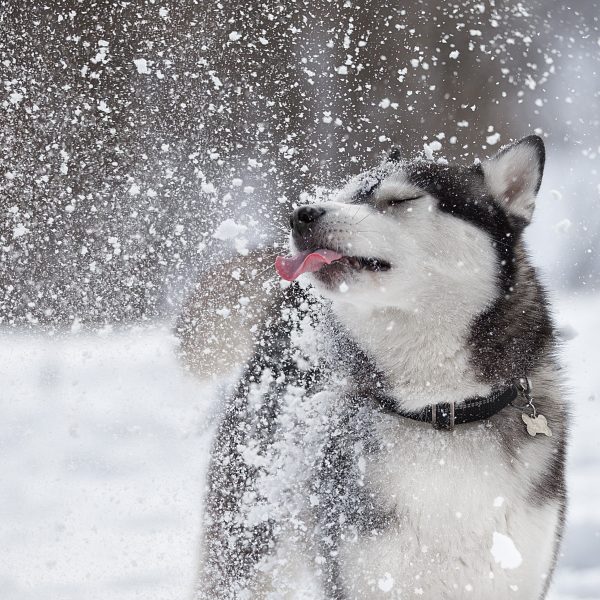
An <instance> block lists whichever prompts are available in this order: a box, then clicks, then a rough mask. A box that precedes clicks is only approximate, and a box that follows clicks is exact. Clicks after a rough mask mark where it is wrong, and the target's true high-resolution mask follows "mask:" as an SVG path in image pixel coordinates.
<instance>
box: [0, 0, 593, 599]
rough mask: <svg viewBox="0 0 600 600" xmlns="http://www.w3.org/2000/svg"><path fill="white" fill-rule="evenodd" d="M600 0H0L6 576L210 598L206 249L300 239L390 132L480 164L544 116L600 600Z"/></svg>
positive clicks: (581, 472)
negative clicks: (195, 359)
mask: <svg viewBox="0 0 600 600" xmlns="http://www.w3.org/2000/svg"><path fill="white" fill-rule="evenodd" d="M599 19H600V5H599V4H598V2H597V1H596V0H589V1H585V2H581V1H579V2H576V1H575V0H573V1H572V2H571V3H570V4H569V3H566V4H565V3H564V2H558V1H556V0H547V1H542V0H539V1H534V2H529V1H524V2H515V1H513V0H511V1H509V2H500V1H498V0H495V1H494V0H485V1H483V0H482V1H481V2H477V1H463V2H452V1H450V2H444V3H441V2H438V1H435V0H421V1H411V2H408V1H400V0H398V1H391V2H389V3H387V4H382V3H379V2H374V1H371V0H356V1H351V0H331V1H325V0H312V1H310V2H309V1H300V0H280V1H278V2H271V1H262V2H261V1H256V0H245V1H244V2H241V1H238V0H227V1H221V2H219V1H212V0H210V1H209V0H195V1H192V0H181V1H177V2H176V1H173V0H165V1H160V0H157V1H154V0H145V1H141V0H136V1H129V2H121V1H116V0H99V1H92V0H85V1H84V0H51V1H49V2H39V1H31V0H24V1H17V0H0V85H1V88H0V355H1V359H2V360H1V361H0V409H1V410H2V417H3V419H2V423H1V424H0V474H1V476H2V479H3V486H1V487H0V543H1V546H2V548H3V551H2V552H3V554H4V556H3V560H2V561H0V589H2V590H3V592H2V597H3V598H10V599H13V598H14V599H19V600H20V599H24V598H27V599H29V598H53V599H55V598H82V597H85V598H88V599H90V598H96V597H97V598H103V599H113V598H114V599H116V598H134V597H143V598H182V597H186V590H187V589H189V585H190V582H191V581H192V579H193V576H194V568H195V560H196V555H195V554H196V542H197V537H198V532H199V529H200V505H201V496H202V477H203V473H204V468H205V465H206V454H207V448H208V444H209V434H210V431H211V427H212V422H211V419H210V415H211V414H212V409H211V405H212V403H213V399H214V397H215V394H216V388H217V387H218V385H222V384H219V383H215V382H214V381H213V382H206V381H201V380H199V378H197V377H195V376H193V375H192V374H190V373H188V372H186V371H185V370H184V369H183V368H182V367H181V365H180V364H179V363H178V362H177V360H176V358H175V356H174V351H175V349H176V345H177V343H176V340H175V339H174V338H173V335H172V333H171V331H172V326H173V322H174V321H175V319H176V318H177V316H178V315H179V313H180V311H181V306H182V302H183V301H184V299H185V298H186V297H188V296H189V294H190V293H191V292H193V291H194V290H195V287H196V283H197V281H198V280H199V278H200V277H201V276H202V273H205V272H206V270H207V266H208V265H213V266H214V265H217V267H218V264H219V262H220V261H221V260H223V257H232V256H236V255H244V254H245V253H246V252H247V251H248V250H251V249H253V248H260V247H265V248H273V247H278V246H280V245H281V244H282V243H284V241H285V233H284V229H285V226H286V222H287V215H288V214H289V212H290V210H291V207H292V205H293V204H294V203H295V202H298V201H299V200H300V199H302V196H303V194H306V193H311V192H312V191H314V188H315V186H322V187H325V188H331V187H334V186H335V185H337V184H338V183H339V182H341V181H343V180H344V179H346V178H347V177H348V176H349V175H351V174H354V173H356V172H358V171H360V170H362V169H364V168H365V167H367V166H370V165H373V164H376V163H377V162H378V161H379V160H381V158H382V156H383V155H384V154H385V153H386V152H388V151H389V150H390V148H391V147H392V146H395V147H398V148H400V150H401V152H402V153H403V155H405V156H407V157H412V156H415V155H417V154H419V153H423V154H424V155H425V156H428V157H431V156H434V157H438V156H444V157H446V158H448V159H451V160H464V161H467V162H472V161H473V160H474V159H477V158H484V157H486V156H489V155H490V154H493V153H494V152H496V151H497V150H498V149H499V148H500V147H501V146H502V145H503V144H505V143H508V142H510V141H511V140H513V139H517V138H520V137H523V136H525V135H528V134H530V133H532V132H535V133H538V134H539V135H542V136H543V137H544V139H545V142H546V146H547V155H548V157H547V164H546V173H545V179H544V184H543V187H542V189H541V191H540V196H539V202H538V208H537V214H536V217H535V221H534V223H533V225H532V226H531V228H530V231H529V247H530V250H531V253H532V254H533V256H534V259H535V262H536V264H538V265H539V266H540V267H541V273H542V277H543V279H544V281H545V282H546V285H547V286H548V288H549V289H550V292H551V294H552V296H553V298H554V301H555V305H556V319H557V322H558V324H559V325H560V327H561V330H562V331H563V337H564V338H565V339H566V341H565V349H564V359H565V361H566V362H567V363H568V365H569V369H570V370H569V375H570V377H571V386H572V389H573V400H574V405H575V407H574V413H575V417H576V426H575V429H574V433H573V444H572V451H571V458H570V460H571V467H572V468H571V471H570V473H571V489H572V503H571V513H570V527H569V530H568V532H567V536H566V544H565V547H564V556H563V557H562V559H561V567H560V570H559V574H558V577H557V583H556V585H555V591H554V593H555V598H586V599H588V600H592V599H596V600H598V599H599V598H600V566H599V563H600V558H599V557H600V509H598V508H597V507H598V506H600V482H599V481H598V475H597V473H598V469H599V467H600V447H599V444H598V442H597V439H598V436H597V434H596V432H595V428H594V425H595V423H596V422H597V419H598V418H600V409H599V408H598V400H597V398H598V394H599V393H600V376H599V375H598V374H597V372H596V371H597V368H596V364H597V363H598V359H599V357H600V354H599V351H598V344H597V340H598V339H599V336H600V317H599V316H598V315H599V314H600V310H599V309H600V295H598V292H599V289H598V288H599V283H600V258H599V257H598V251H599V249H600V247H599V241H598V230H599V226H600V211H599V206H600V173H599V170H600V77H599V69H600V23H599ZM275 251H276V249H275V250H274V252H275ZM200 292H201V290H200ZM215 310H222V307H219V308H218V309H215ZM221 316H223V315H221Z"/></svg>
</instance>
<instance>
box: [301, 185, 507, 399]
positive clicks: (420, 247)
mask: <svg viewBox="0 0 600 600" xmlns="http://www.w3.org/2000/svg"><path fill="white" fill-rule="evenodd" d="M353 191H354V190H353V188H349V189H346V190H344V192H342V193H341V194H339V195H338V196H337V198H336V200H337V201H336V202H329V203H323V204H320V206H322V207H323V208H324V209H325V210H326V211H327V212H326V214H325V215H324V216H323V217H322V218H321V219H322V222H320V224H319V225H320V228H321V229H322V231H324V237H325V239H326V241H327V243H328V247H330V248H334V249H337V250H339V251H340V252H343V253H346V254H351V255H354V256H374V257H376V258H381V259H385V260H387V261H389V262H390V263H391V264H392V269H391V270H390V271H387V272H378V273H372V272H366V271H361V272H358V273H354V272H352V271H349V272H348V277H347V278H346V279H345V280H344V282H343V283H344V284H345V285H344V286H343V287H342V288H341V289H340V288H334V289H331V288H330V287H328V286H324V285H323V284H321V282H320V281H319V279H318V278H316V277H314V276H309V277H310V279H311V281H312V283H314V285H315V287H316V288H317V289H318V290H319V292H320V293H321V294H323V295H325V296H328V297H330V298H331V299H332V300H334V303H333V307H334V310H335V312H336V314H337V315H338V317H339V318H340V320H341V321H342V322H343V323H344V324H345V325H346V327H348V328H349V329H350V331H351V332H352V333H353V334H354V335H355V337H356V339H359V340H360V341H361V344H362V345H363V347H364V349H365V350H367V351H368V352H369V353H370V354H371V356H372V357H373V359H374V360H375V363H376V364H377V365H379V366H380V367H381V368H382V369H384V370H385V372H386V374H387V375H388V376H389V378H390V381H391V382H392V383H393V385H394V388H395V389H394V391H395V395H396V396H397V398H398V400H399V401H400V402H401V403H402V404H403V406H404V407H405V408H407V409H409V410H414V409H419V408H422V407H423V406H425V405H427V404H431V403H432V402H448V401H450V400H454V401H457V402H458V401H460V400H462V399H463V398H465V397H466V396H469V395H485V394H487V393H488V391H489V388H488V387H487V386H484V385H482V384H481V383H478V382H477V381H476V380H475V378H474V376H473V374H472V373H470V372H469V370H468V364H467V359H468V354H467V350H466V349H465V346H466V344H465V342H466V336H467V334H468V331H469V325H470V323H471V320H472V318H473V315H476V314H479V313H480V312H482V311H483V310H484V309H485V308H486V306H488V305H489V304H490V303H491V302H492V301H493V299H494V298H495V295H496V293H497V291H496V273H497V258H496V254H495V251H494V249H493V248H492V245H491V243H490V239H489V237H488V235H487V234H486V233H485V232H483V231H482V230H480V229H478V228H477V227H475V226H474V225H471V224H469V223H467V222H466V221H464V220H461V219H457V218H455V217H452V216H450V215H448V214H446V213H444V212H441V211H439V210H437V208H436V207H435V202H436V201H435V200H434V199H433V198H431V197H428V196H426V195H424V196H423V197H421V198H419V199H418V200H415V201H409V202H407V203H405V204H401V205H399V206H397V207H387V208H385V202H386V201H388V200H389V199H390V198H402V197H411V196H414V195H415V192H416V190H415V188H414V187H412V186H409V185H408V184H406V183H405V182H403V181H402V178H401V175H399V174H394V175H393V176H392V177H390V178H388V179H386V180H385V181H384V182H383V183H382V185H381V186H380V188H379V189H378V191H377V193H376V198H375V201H376V202H377V203H378V204H379V210H376V209H374V208H373V207H371V206H369V205H354V204H345V203H343V200H344V199H347V198H348V197H351V195H352V192H353ZM341 290H343V291H341Z"/></svg>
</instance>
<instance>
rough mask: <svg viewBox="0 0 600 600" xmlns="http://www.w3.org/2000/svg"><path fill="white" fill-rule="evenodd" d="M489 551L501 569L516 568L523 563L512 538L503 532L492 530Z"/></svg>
mask: <svg viewBox="0 0 600 600" xmlns="http://www.w3.org/2000/svg"><path fill="white" fill-rule="evenodd" d="M490 552H491V553H492V556H493V557H494V560H495V561H496V562H497V563H500V567H501V568H502V569H516V568H517V567H520V566H521V564H522V563H523V557H522V556H521V553H520V552H519V550H518V549H517V547H516V546H515V543H514V542H513V540H512V538H511V537H509V536H508V535H504V534H503V533H499V532H497V531H494V533H493V535H492V547H491V549H490Z"/></svg>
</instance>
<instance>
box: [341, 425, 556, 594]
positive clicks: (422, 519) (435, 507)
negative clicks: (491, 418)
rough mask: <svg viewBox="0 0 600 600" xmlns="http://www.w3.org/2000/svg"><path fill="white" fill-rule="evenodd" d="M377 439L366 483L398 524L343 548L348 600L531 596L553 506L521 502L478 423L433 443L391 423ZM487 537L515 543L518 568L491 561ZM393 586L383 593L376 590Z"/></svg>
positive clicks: (421, 429) (546, 561)
mask: <svg viewBox="0 0 600 600" xmlns="http://www.w3.org/2000/svg"><path fill="white" fill-rule="evenodd" d="M518 417H519V415H518V414H515V418H518ZM378 434H379V435H378V438H379V439H380V440H381V441H383V442H384V444H385V445H386V446H387V449H386V451H385V452H383V453H381V454H378V455H375V456H373V457H370V458H369V457H366V464H365V475H364V482H365V484H366V485H369V486H370V487H372V488H373V490H374V491H375V494H376V497H377V498H378V499H379V500H380V501H381V500H385V501H386V503H387V507H388V508H389V509H391V510H393V511H395V512H396V515H397V518H398V525H397V527H396V528H392V529H388V530H387V531H386V532H385V533H384V534H383V536H374V537H371V538H368V537H366V538H365V537H364V536H363V537H358V536H357V537H355V538H354V539H348V540H346V541H345V543H344V545H343V547H342V550H341V557H342V564H343V570H344V580H345V581H346V582H347V583H346V585H347V587H348V588H349V589H350V590H351V597H352V598H360V599H365V600H366V599H370V598H373V599H375V598H384V597H389V598H403V599H404V598H417V597H419V596H422V597H424V598H436V599H439V598H452V599H458V598H469V597H472V598H485V599H486V600H504V599H508V598H518V599H528V600H529V599H536V598H538V597H539V596H540V594H541V592H542V590H543V589H544V586H545V583H546V577H547V575H548V572H549V568H550V565H551V564H552V549H553V543H552V541H553V535H554V530H555V527H556V523H557V520H558V515H559V507H558V506H554V505H550V506H549V505H546V506H544V507H543V508H539V507H537V506H533V505H531V503H530V502H529V501H528V500H527V498H525V497H524V495H523V486H520V485H519V481H520V478H519V477H515V474H514V471H513V468H514V467H513V466H512V465H509V464H502V463H501V462H500V463H499V457H502V456H503V454H502V450H501V447H500V446H501V442H500V440H499V439H498V435H497V432H496V431H494V430H493V429H487V428H486V427H485V426H483V425H481V424H479V425H472V426H464V427H461V428H460V429H459V430H456V431H455V432H453V433H450V434H447V435H440V433H439V432H437V431H435V430H433V429H432V428H431V427H430V426H427V425H422V424H415V423H407V422H406V421H405V420H403V419H400V418H398V417H395V416H393V415H388V416H385V417H383V418H382V420H381V423H380V426H379V431H378ZM494 532H497V533H500V534H503V535H505V536H508V537H509V538H510V539H511V540H512V541H513V543H514V546H515V547H516V550H517V551H518V552H519V553H520V555H521V557H522V563H521V564H520V565H519V566H518V567H517V568H514V569H508V568H502V567H501V565H500V564H498V563H497V562H496V560H495V558H494V556H493V554H492V552H491V550H492V546H493V536H494ZM390 578H391V579H392V580H393V582H394V585H393V587H391V589H390V591H389V592H388V593H387V595H385V594H384V593H382V589H381V586H380V585H379V584H380V583H381V582H388V583H389V579H390ZM383 587H384V588H385V587H387V586H386V585H385V583H384V585H383Z"/></svg>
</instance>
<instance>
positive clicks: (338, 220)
mask: <svg viewBox="0 0 600 600" xmlns="http://www.w3.org/2000/svg"><path fill="white" fill-rule="evenodd" d="M543 168H544V144H543V142H542V140H541V139H540V138H539V137H537V136H530V137H526V138H524V139H522V140H521V141H519V142H517V143H515V144H513V145H511V146H508V147H505V148H504V149H502V150H501V151H500V152H499V153H498V154H497V155H496V156H494V157H493V158H491V159H489V160H487V161H485V162H483V163H479V164H475V165H472V166H468V167H464V166H460V165H454V164H440V163H439V162H437V163H436V162H432V161H424V160H417V161H410V162H405V161H402V160H399V158H398V156H396V153H392V155H390V157H389V158H388V160H386V161H385V162H384V163H382V164H381V165H380V166H378V167H376V168H374V169H372V170H370V171H367V172H365V173H363V174H361V175H359V176H357V177H355V178H353V179H352V180H351V181H350V182H349V183H348V184H347V185H346V186H345V187H344V188H342V189H341V190H339V191H338V192H336V193H334V194H332V195H331V197H330V199H329V200H328V201H326V202H318V203H313V204H309V205H306V206H301V207H299V208H297V209H296V210H295V211H294V212H293V213H292V215H291V218H290V225H291V229H292V233H291V250H292V253H293V256H292V257H290V258H280V259H278V263H277V268H278V271H279V273H280V275H281V276H282V277H284V278H286V279H295V278H296V277H298V276H299V275H301V274H303V273H307V277H309V278H310V280H311V283H313V284H314V285H315V286H316V288H317V289H318V290H319V292H321V293H322V294H323V295H325V296H328V297H330V298H332V299H334V300H336V301H341V302H349V303H352V304H354V305H361V306H393V307H398V308H403V309H409V310H410V309H412V310H418V309H419V307H422V306H427V305H435V304H436V303H437V302H436V301H438V300H439V299H440V295H444V296H445V298H444V299H445V300H448V301H451V302H458V303H463V304H464V303H466V304H473V309H477V308H481V307H483V306H485V305H487V304H488V303H489V302H491V301H492V300H493V299H494V298H495V297H497V296H498V294H500V293H510V286H511V282H512V275H513V273H514V269H515V264H514V262H515V256H514V252H515V245H516V244H517V243H518V240H519V238H520V236H521V233H522V231H523V229H524V228H525V227H526V226H527V224H528V223H529V222H530V220H531V217H532V214H533V209H534V204H535V196H536V194H537V192H538V190H539V187H540V183H541V178H542V173H543ZM465 308H466V307H465Z"/></svg>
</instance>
